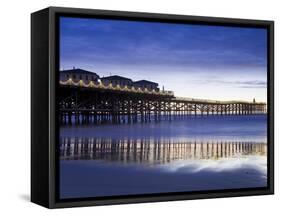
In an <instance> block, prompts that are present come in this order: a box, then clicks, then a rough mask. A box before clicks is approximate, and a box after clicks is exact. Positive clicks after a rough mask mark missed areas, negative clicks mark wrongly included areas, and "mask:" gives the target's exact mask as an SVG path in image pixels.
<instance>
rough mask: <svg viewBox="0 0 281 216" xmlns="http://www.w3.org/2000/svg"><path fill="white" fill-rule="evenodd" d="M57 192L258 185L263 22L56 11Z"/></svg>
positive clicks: (263, 117) (106, 193) (91, 194)
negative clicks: (110, 16) (224, 23)
mask: <svg viewBox="0 0 281 216" xmlns="http://www.w3.org/2000/svg"><path fill="white" fill-rule="evenodd" d="M59 32H60V33H59V53H60V54H59V67H60V69H59V71H58V73H59V80H58V81H57V82H58V86H59V92H58V100H59V143H58V146H57V147H58V150H59V151H58V153H59V164H58V169H59V176H58V177H59V191H58V193H59V198H60V199H73V198H98V197H112V196H123V195H124V196H125V195H151V194H164V193H165V194H167V193H175V192H186V193H188V192H193V193H194V192H202V191H204V192H205V191H218V190H229V189H237V190H239V189H240V190H242V189H249V188H263V187H266V186H267V184H268V182H267V180H268V178H267V64H268V62H267V49H268V48H267V30H266V29H265V28H258V27H238V26H216V25H206V24H204V25H203V24H194V23H189V24H188V23H165V22H151V21H136V20H117V19H115V20H113V19H105V18H104V19H102V18H78V17H75V18H74V17H63V16H62V17H60V18H59Z"/></svg>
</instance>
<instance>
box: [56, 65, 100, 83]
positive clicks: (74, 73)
mask: <svg viewBox="0 0 281 216" xmlns="http://www.w3.org/2000/svg"><path fill="white" fill-rule="evenodd" d="M70 78H71V79H72V80H73V81H75V82H78V81H79V80H83V81H84V82H90V81H93V82H98V80H99V75H97V74H96V73H94V72H91V71H86V70H83V69H79V68H73V69H71V70H62V71H60V80H61V81H66V80H68V79H70Z"/></svg>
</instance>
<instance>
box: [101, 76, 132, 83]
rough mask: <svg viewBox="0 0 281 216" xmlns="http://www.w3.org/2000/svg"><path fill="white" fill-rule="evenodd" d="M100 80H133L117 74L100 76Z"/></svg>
mask: <svg viewBox="0 0 281 216" xmlns="http://www.w3.org/2000/svg"><path fill="white" fill-rule="evenodd" d="M101 80H128V81H131V82H133V81H132V80H131V79H129V78H127V77H122V76H118V75H113V76H107V77H102V78H101Z"/></svg>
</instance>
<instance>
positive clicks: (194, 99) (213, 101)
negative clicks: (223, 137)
mask: <svg viewBox="0 0 281 216" xmlns="http://www.w3.org/2000/svg"><path fill="white" fill-rule="evenodd" d="M173 100H174V101H184V102H194V103H196V102H197V103H206V104H260V105H265V104H266V103H263V102H252V101H245V100H228V101H220V100H210V99H198V98H189V97H175V98H174V99H173Z"/></svg>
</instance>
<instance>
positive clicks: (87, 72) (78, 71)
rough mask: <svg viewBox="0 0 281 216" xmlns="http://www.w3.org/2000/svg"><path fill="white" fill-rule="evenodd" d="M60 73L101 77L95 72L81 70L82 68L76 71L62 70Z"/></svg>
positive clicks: (75, 69)
mask: <svg viewBox="0 0 281 216" xmlns="http://www.w3.org/2000/svg"><path fill="white" fill-rule="evenodd" d="M60 73H67V74H89V75H96V76H98V77H99V75H98V74H96V73H95V72H92V71H87V70H83V69H80V68H74V69H70V70H61V71H60Z"/></svg>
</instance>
